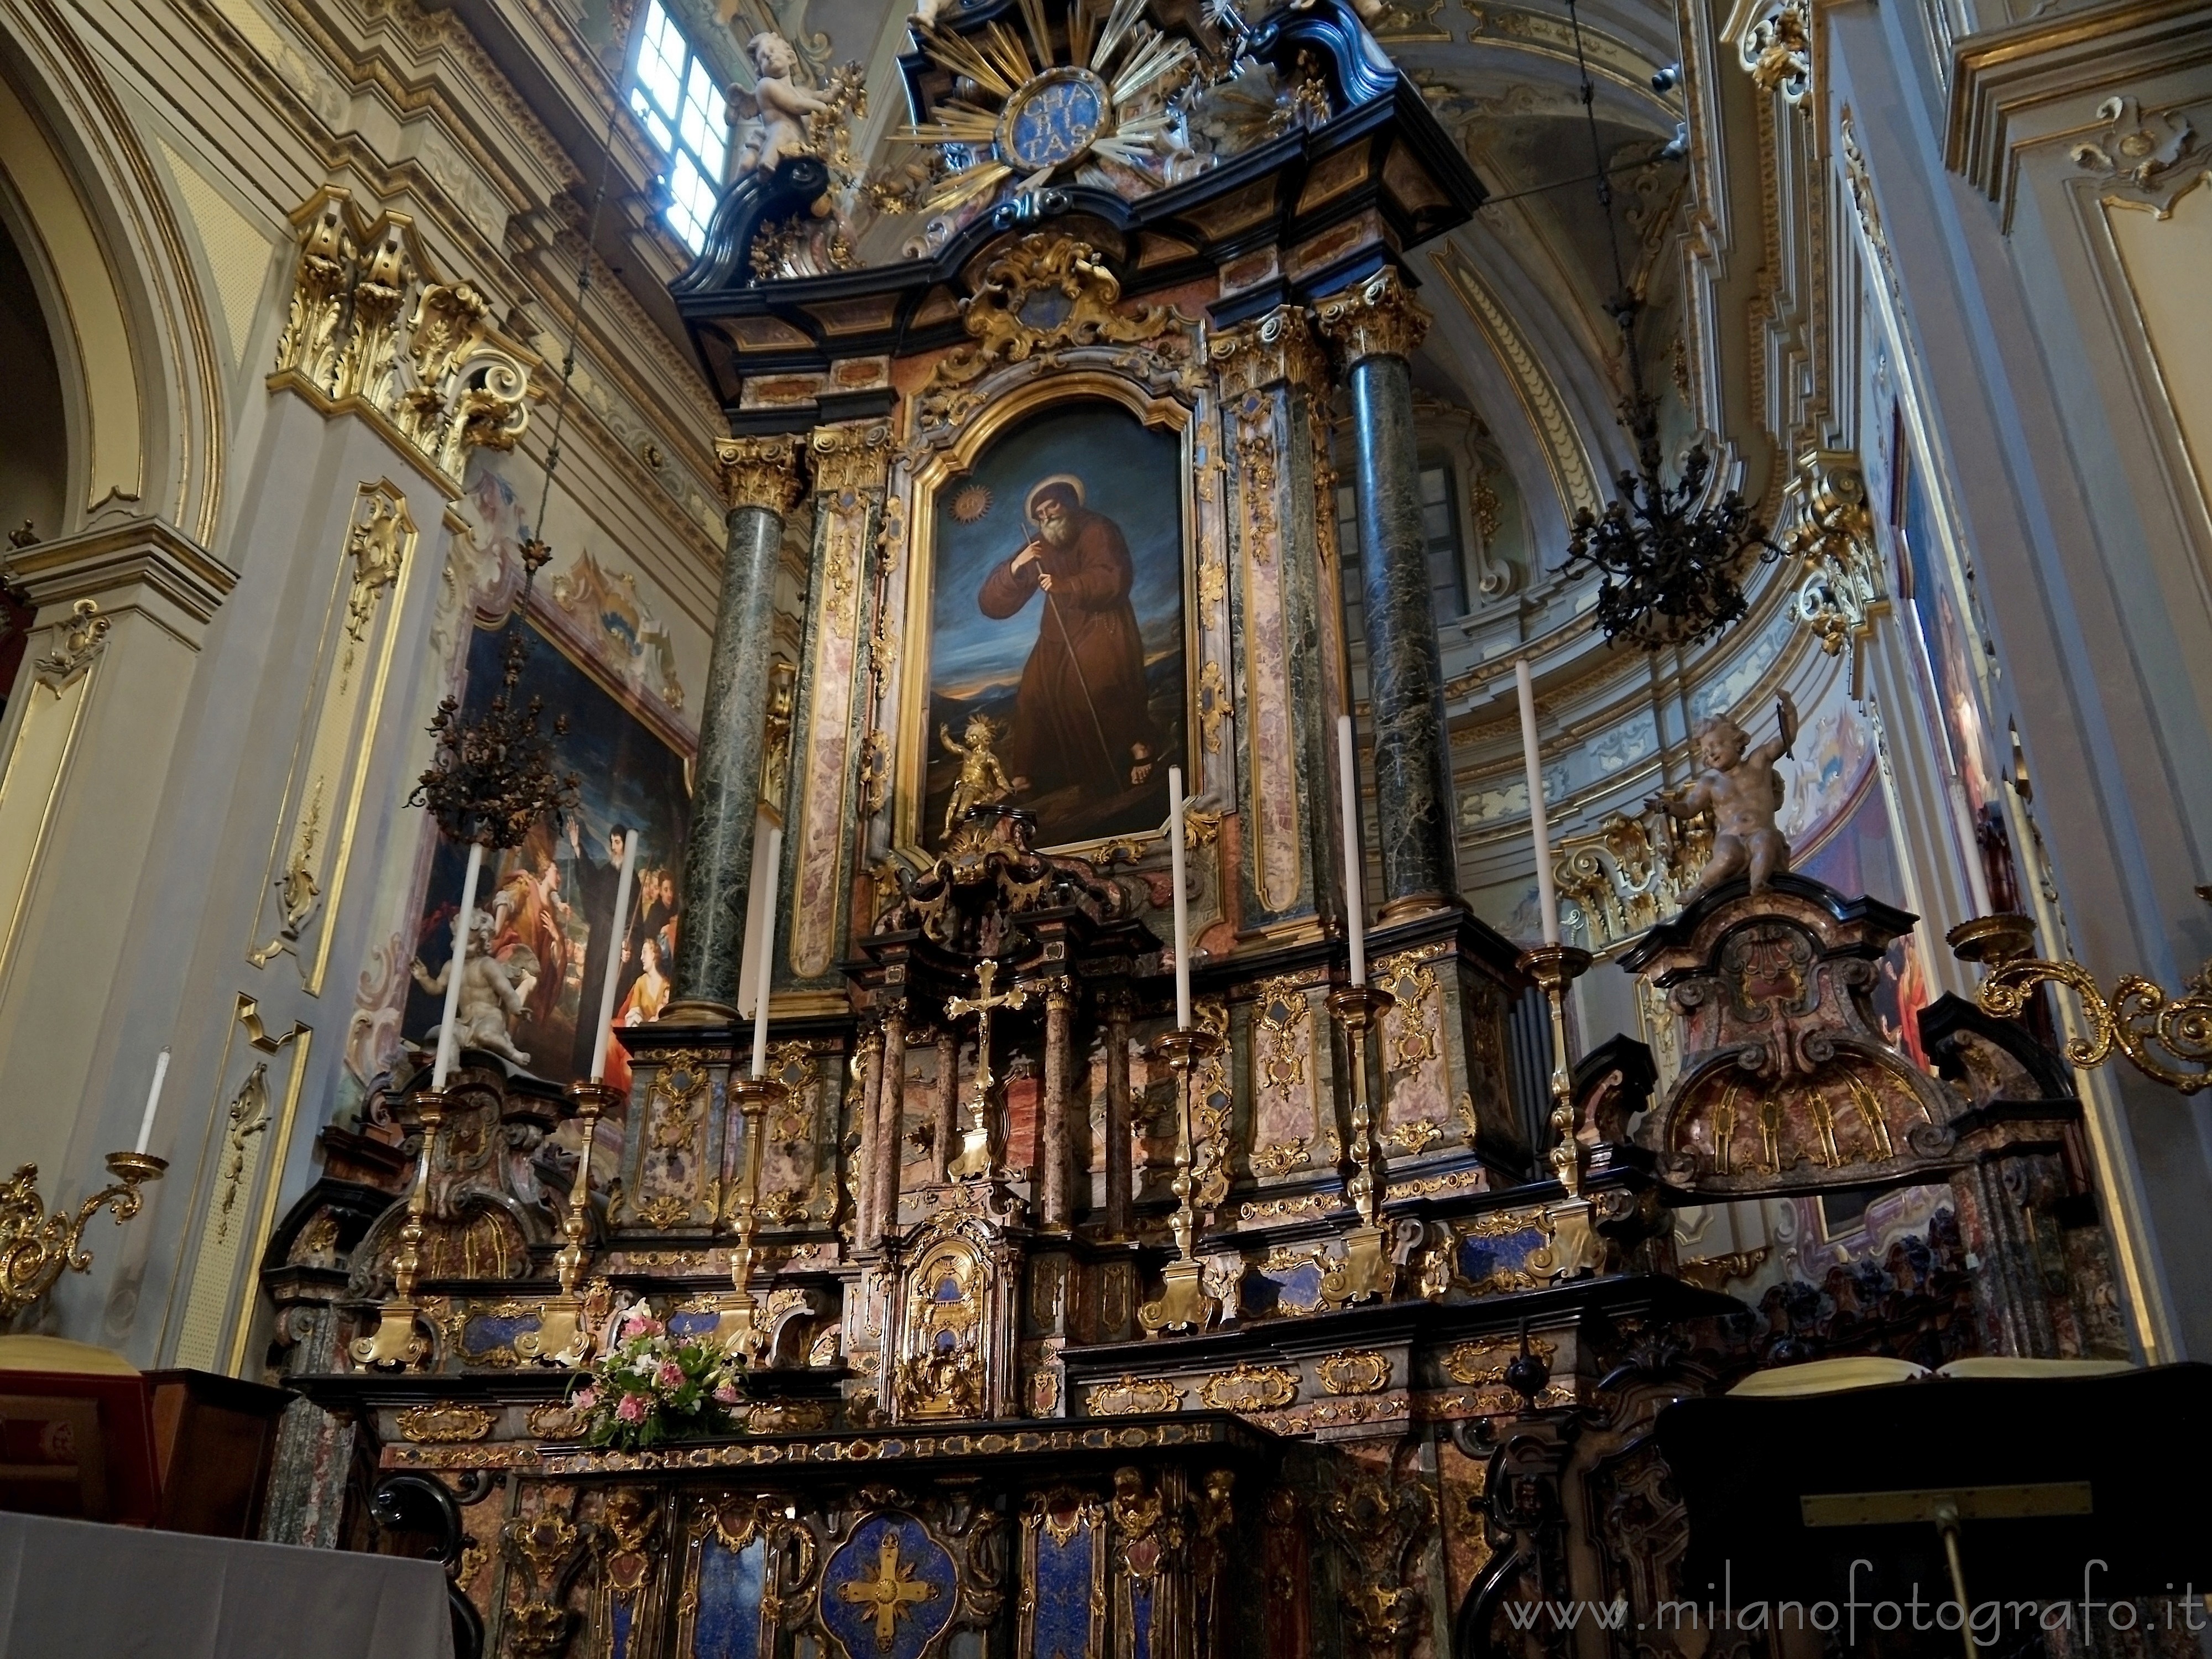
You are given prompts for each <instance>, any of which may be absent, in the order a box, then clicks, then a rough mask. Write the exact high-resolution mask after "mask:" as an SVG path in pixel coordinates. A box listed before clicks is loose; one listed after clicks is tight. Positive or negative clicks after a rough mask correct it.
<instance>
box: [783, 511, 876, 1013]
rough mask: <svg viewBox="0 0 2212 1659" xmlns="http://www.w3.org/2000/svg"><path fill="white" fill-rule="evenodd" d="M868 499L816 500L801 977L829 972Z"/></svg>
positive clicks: (799, 920)
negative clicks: (818, 579) (818, 580)
mask: <svg viewBox="0 0 2212 1659" xmlns="http://www.w3.org/2000/svg"><path fill="white" fill-rule="evenodd" d="M868 516H869V515H868V501H867V498H866V496H861V497H859V498H858V499H856V500H854V501H850V502H842V501H832V500H827V499H825V500H824V501H823V527H822V555H821V558H820V560H819V562H818V564H819V568H820V569H821V571H822V573H823V578H822V580H823V593H822V605H823V609H822V617H821V623H820V627H819V629H818V631H817V634H816V636H815V641H814V663H813V671H812V673H813V678H812V684H813V691H814V696H813V709H812V719H811V720H810V721H809V722H808V726H807V742H806V754H805V762H804V771H803V773H802V776H803V777H804V780H805V783H804V793H802V795H801V797H800V805H799V834H798V836H796V838H795V846H796V849H797V862H798V880H797V883H796V887H797V891H796V892H795V894H794V895H793V905H792V910H791V949H790V957H791V967H792V971H793V972H794V973H796V974H797V975H799V977H800V978H801V979H817V978H819V977H820V976H821V975H824V974H826V973H828V972H829V969H830V967H831V965H832V963H834V961H835V959H836V951H837V918H838V915H839V914H840V912H841V910H842V906H841V905H840V904H839V903H838V902H837V892H836V888H837V883H838V878H839V875H840V872H841V871H842V860H841V859H840V857H839V849H840V847H841V845H842V838H843V835H844V807H845V786H846V782H847V780H848V779H849V778H850V777H851V775H852V773H853V754H852V750H853V735H852V728H853V702H854V690H855V684H856V671H857V669H858V667H859V662H860V601H861V596H862V593H863V592H864V586H863V584H862V583H861V581H860V567H861V563H862V559H863V555H864V554H865V552H866V544H867V530H868Z"/></svg>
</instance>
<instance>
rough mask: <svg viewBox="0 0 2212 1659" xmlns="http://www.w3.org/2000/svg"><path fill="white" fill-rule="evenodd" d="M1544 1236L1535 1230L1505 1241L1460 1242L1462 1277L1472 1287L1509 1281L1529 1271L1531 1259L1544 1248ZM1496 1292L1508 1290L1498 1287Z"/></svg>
mask: <svg viewBox="0 0 2212 1659" xmlns="http://www.w3.org/2000/svg"><path fill="white" fill-rule="evenodd" d="M1543 1243H1544V1235H1543V1234H1542V1233H1541V1231H1538V1230H1537V1229H1536V1228H1534V1227H1531V1228H1529V1229H1528V1231H1526V1232H1516V1233H1508V1234H1506V1235H1505V1236H1504V1237H1502V1238H1462V1239H1461V1240H1460V1242H1459V1271H1460V1277H1461V1278H1462V1279H1465V1280H1466V1281H1467V1282H1468V1284H1470V1285H1484V1284H1487V1283H1489V1282H1490V1281H1492V1280H1501V1281H1502V1280H1506V1279H1510V1278H1511V1277H1512V1276H1513V1275H1516V1274H1521V1273H1527V1272H1528V1258H1529V1256H1530V1255H1533V1254H1534V1252H1535V1251H1536V1250H1538V1249H1541V1248H1542V1246H1543ZM1494 1288H1504V1285H1502V1284H1501V1285H1497V1286H1494Z"/></svg>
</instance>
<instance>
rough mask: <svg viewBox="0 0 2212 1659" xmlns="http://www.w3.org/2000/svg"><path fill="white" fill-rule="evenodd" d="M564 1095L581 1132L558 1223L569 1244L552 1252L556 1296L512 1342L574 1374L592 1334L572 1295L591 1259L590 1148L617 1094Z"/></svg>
mask: <svg viewBox="0 0 2212 1659" xmlns="http://www.w3.org/2000/svg"><path fill="white" fill-rule="evenodd" d="M568 1097H569V1098H570V1099H572V1100H573V1101H574V1102H575V1103H576V1122H577V1124H578V1126H579V1127H580V1128H581V1130H582V1132H583V1133H581V1135H580V1136H579V1138H578V1139H577V1143H576V1179H575V1182H574V1185H573V1186H571V1187H570V1188H569V1189H568V1214H567V1215H565V1216H563V1217H562V1220H561V1231H562V1236H563V1237H565V1238H566V1239H567V1241H568V1242H567V1243H564V1244H562V1247H561V1248H560V1249H558V1250H556V1251H555V1252H554V1253H553V1267H554V1271H555V1272H556V1273H559V1274H560V1276H561V1294H560V1295H558V1296H556V1297H551V1298H550V1299H549V1300H548V1301H547V1302H546V1304H545V1307H544V1311H543V1312H542V1313H541V1314H540V1315H539V1316H538V1328H537V1329H536V1330H534V1331H525V1332H523V1333H522V1334H521V1335H520V1336H518V1337H516V1338H515V1339H514V1351H515V1352H517V1353H519V1354H520V1355H521V1356H522V1357H523V1358H525V1359H531V1360H535V1361H536V1362H537V1363H538V1364H541V1365H559V1366H563V1367H566V1368H568V1369H572V1370H573V1369H574V1367H576V1366H578V1365H580V1364H583V1363H584V1362H585V1360H586V1359H588V1358H590V1357H591V1346H592V1334H591V1333H590V1332H589V1331H587V1330H586V1329H585V1328H584V1325H583V1316H584V1303H583V1298H582V1297H580V1296H578V1295H577V1294H576V1286H577V1285H578V1284H580V1282H581V1281H582V1279H583V1277H584V1263H585V1262H586V1261H588V1260H589V1259H590V1256H591V1252H590V1251H589V1250H587V1249H586V1248H585V1246H584V1240H585V1239H586V1237H588V1236H589V1234H590V1232H591V1222H592V1146H593V1142H594V1140H595V1139H596V1138H597V1136H598V1134H599V1119H600V1118H601V1117H602V1116H603V1115H605V1114H606V1113H607V1112H608V1111H609V1110H610V1109H612V1108H613V1107H614V1105H615V1104H616V1103H617V1102H618V1101H620V1100H621V1099H622V1096H621V1095H620V1094H619V1093H618V1092H617V1091H615V1090H612V1089H610V1088H609V1087H607V1085H605V1084H604V1083H572V1084H570V1085H568Z"/></svg>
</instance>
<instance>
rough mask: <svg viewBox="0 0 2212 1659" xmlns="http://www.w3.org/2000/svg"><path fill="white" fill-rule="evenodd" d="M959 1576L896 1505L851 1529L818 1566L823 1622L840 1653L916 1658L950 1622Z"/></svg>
mask: <svg viewBox="0 0 2212 1659" xmlns="http://www.w3.org/2000/svg"><path fill="white" fill-rule="evenodd" d="M959 1592H960V1575H959V1571H958V1569H957V1568H956V1567H955V1566H954V1565H953V1561H952V1557H951V1553H949V1552H948V1551H947V1550H946V1549H945V1547H944V1546H943V1545H941V1544H939V1542H938V1541H936V1540H935V1539H933V1538H932V1537H931V1536H930V1535H929V1534H928V1532H927V1530H925V1529H924V1528H923V1527H922V1524H921V1522H919V1521H917V1520H915V1518H914V1516H910V1515H906V1514H902V1513H901V1512H899V1511H897V1510H887V1511H885V1512H884V1513H883V1514H880V1515H872V1516H868V1517H867V1518H866V1520H864V1521H862V1522H860V1525H859V1526H857V1527H855V1528H853V1535H852V1536H851V1537H849V1538H848V1539H847V1540H846V1541H844V1542H843V1543H842V1544H841V1545H839V1546H838V1547H837V1549H836V1552H835V1553H833V1554H832V1555H831V1556H830V1557H829V1561H828V1562H827V1564H825V1565H823V1569H822V1626H823V1629H825V1630H827V1631H828V1632H829V1634H830V1635H831V1636H833V1637H834V1638H836V1641H837V1644H838V1645H839V1646H840V1647H841V1648H842V1649H843V1650H844V1651H845V1654H846V1656H847V1659H921V1652H922V1650H923V1649H925V1648H927V1646H928V1645H929V1644H931V1643H932V1642H933V1641H934V1640H936V1638H937V1636H938V1633H939V1632H940V1631H942V1630H943V1629H944V1628H945V1626H947V1625H949V1624H951V1622H952V1614H953V1610H954V1609H955V1607H957V1605H958V1603H959V1599H960V1598H959Z"/></svg>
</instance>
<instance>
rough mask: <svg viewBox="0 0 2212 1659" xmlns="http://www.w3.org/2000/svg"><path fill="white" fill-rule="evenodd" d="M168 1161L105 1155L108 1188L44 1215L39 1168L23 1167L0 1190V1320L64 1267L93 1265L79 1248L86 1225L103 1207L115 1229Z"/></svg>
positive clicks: (24, 1305) (21, 1307) (53, 1279)
mask: <svg viewBox="0 0 2212 1659" xmlns="http://www.w3.org/2000/svg"><path fill="white" fill-rule="evenodd" d="M168 1167H169V1165H168V1161H167V1159H166V1158H155V1157H153V1156H151V1155H150V1154H149V1153H145V1152H110V1153H109V1154H108V1155H107V1168H108V1172H109V1173H110V1174H111V1175H112V1176H115V1181H114V1182H113V1184H112V1185H110V1186H106V1187H103V1188H100V1190H99V1191H98V1192H96V1193H94V1194H93V1195H92V1196H91V1197H90V1198H88V1199H87V1200H85V1201H84V1202H83V1203H82V1204H80V1205H79V1206H77V1207H76V1213H75V1214H71V1213H70V1212H69V1211H67V1210H56V1211H55V1212H53V1213H52V1214H51V1215H49V1214H48V1213H47V1212H46V1200H44V1199H43V1198H41V1197H40V1196H39V1166H38V1165H37V1164H25V1165H23V1167H22V1168H21V1169H20V1170H16V1171H15V1175H14V1176H12V1177H11V1178H10V1179H9V1181H8V1182H7V1183H6V1184H5V1185H4V1186H0V1320H9V1319H13V1318H14V1317H15V1316H16V1315H17V1314H19V1313H21V1312H22V1311H23V1310H24V1309H26V1308H27V1307H29V1306H30V1305H31V1304H33V1302H36V1301H37V1300H38V1299H39V1298H40V1297H42V1296H44V1295H45V1294H46V1292H47V1291H50V1290H52V1289H53V1287H54V1285H55V1283H56V1281H57V1280H58V1279H60V1278H61V1276H62V1273H63V1271H64V1269H66V1270H67V1271H69V1272H70V1273H82V1272H84V1271H85V1270H86V1269H87V1268H88V1267H91V1266H92V1253H91V1252H90V1251H89V1250H85V1249H80V1248H79V1246H80V1244H81V1243H82V1241H83V1237H84V1229H85V1224H86V1223H87V1222H88V1221H90V1220H91V1219H92V1218H93V1217H94V1216H96V1215H98V1214H99V1213H100V1211H102V1210H103V1209H112V1210H113V1211H114V1212H115V1225H117V1226H118V1227H120V1226H121V1225H123V1224H124V1223H125V1222H126V1221H128V1220H130V1219H131V1217H132V1216H134V1215H137V1213H138V1208H139V1206H140V1205H141V1204H142V1203H143V1202H144V1200H143V1196H142V1195H141V1194H140V1193H139V1190H138V1189H139V1188H141V1187H143V1186H144V1185H145V1184H146V1183H147V1182H149V1181H159V1180H160V1179H161V1176H162V1173H163V1172H164V1171H165V1170H167V1169H168Z"/></svg>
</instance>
